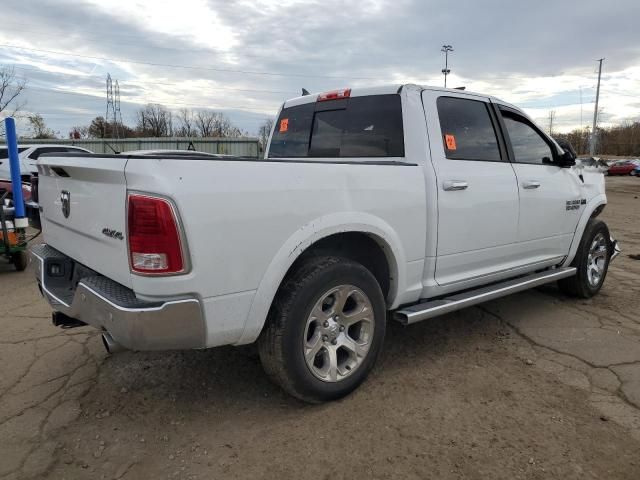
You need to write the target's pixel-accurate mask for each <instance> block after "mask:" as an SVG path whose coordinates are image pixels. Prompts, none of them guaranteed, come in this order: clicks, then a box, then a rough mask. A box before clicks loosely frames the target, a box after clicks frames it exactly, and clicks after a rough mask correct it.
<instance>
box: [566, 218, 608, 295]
mask: <svg viewBox="0 0 640 480" xmlns="http://www.w3.org/2000/svg"><path fill="white" fill-rule="evenodd" d="M610 258H611V240H610V236H609V229H608V228H607V225H606V223H604V222H603V221H601V220H594V219H591V220H589V223H587V227H586V228H585V230H584V233H583V234H582V239H581V240H580V245H579V246H578V251H577V252H576V257H575V258H574V259H573V262H572V263H571V266H572V267H576V269H577V272H576V275H574V276H573V277H569V278H564V279H562V280H560V281H559V282H558V284H559V286H560V289H561V290H562V291H563V292H564V293H566V294H568V295H572V296H574V297H582V298H590V297H593V296H594V295H595V294H597V293H598V292H599V291H600V289H601V288H602V284H603V283H604V279H605V277H606V276H607V271H608V270H609V260H610Z"/></svg>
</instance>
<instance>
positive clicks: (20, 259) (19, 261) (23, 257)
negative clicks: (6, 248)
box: [11, 251, 29, 272]
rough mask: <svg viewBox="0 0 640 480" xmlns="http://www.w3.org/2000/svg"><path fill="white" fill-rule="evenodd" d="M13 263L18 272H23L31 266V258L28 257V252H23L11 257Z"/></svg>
mask: <svg viewBox="0 0 640 480" xmlns="http://www.w3.org/2000/svg"><path fill="white" fill-rule="evenodd" d="M11 261H12V262H13V266H14V267H16V270H17V271H19V272H22V271H23V270H24V269H25V268H27V265H29V257H27V252H25V251H21V252H16V253H13V254H12V255H11Z"/></svg>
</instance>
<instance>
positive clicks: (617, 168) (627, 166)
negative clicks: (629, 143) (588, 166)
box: [607, 160, 640, 175]
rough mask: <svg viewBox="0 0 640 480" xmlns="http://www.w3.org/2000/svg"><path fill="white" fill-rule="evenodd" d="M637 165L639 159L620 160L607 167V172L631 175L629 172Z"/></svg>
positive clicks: (639, 164)
mask: <svg viewBox="0 0 640 480" xmlns="http://www.w3.org/2000/svg"><path fill="white" fill-rule="evenodd" d="M638 166H640V160H620V161H618V162H615V163H614V164H613V165H611V166H610V167H609V170H607V174H608V175H631V174H632V173H631V172H633V171H634V170H635V169H636V167H638Z"/></svg>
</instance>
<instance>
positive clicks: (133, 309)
mask: <svg viewBox="0 0 640 480" xmlns="http://www.w3.org/2000/svg"><path fill="white" fill-rule="evenodd" d="M31 258H32V261H33V263H34V266H35V275H36V278H37V280H38V285H39V287H40V291H41V292H42V295H43V296H44V297H45V298H46V299H47V301H48V302H49V304H50V305H51V307H52V308H53V309H54V310H56V311H59V312H62V313H64V314H65V315H67V316H68V317H71V318H73V319H76V320H80V321H81V322H84V323H86V324H88V325H91V326H93V327H95V328H97V329H99V330H102V331H103V332H107V333H109V334H110V335H111V337H112V338H113V340H115V341H116V342H117V343H119V344H121V345H122V346H123V347H125V348H127V349H130V350H173V349H191V348H203V347H204V346H205V338H206V331H205V323H204V317H203V313H202V306H201V304H200V301H199V300H197V299H195V298H179V299H171V300H158V301H157V302H147V301H143V300H139V299H138V298H136V296H135V293H134V292H133V291H132V290H130V289H128V288H126V287H124V286H122V285H120V284H119V283H116V282H114V281H113V280H110V279H109V278H107V277H104V276H102V275H99V274H97V273H96V272H92V271H91V270H89V269H88V268H86V267H84V266H82V265H80V264H78V263H76V262H74V261H73V260H72V259H71V258H69V257H67V256H66V255H64V254H62V253H61V252H59V251H57V250H55V249H54V248H52V247H50V246H48V245H45V244H42V245H36V246H34V247H33V248H32V249H31ZM52 273H55V275H52Z"/></svg>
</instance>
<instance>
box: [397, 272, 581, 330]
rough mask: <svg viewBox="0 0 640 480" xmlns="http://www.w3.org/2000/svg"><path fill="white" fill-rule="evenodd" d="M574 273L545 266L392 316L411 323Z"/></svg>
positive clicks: (404, 309) (422, 304)
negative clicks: (525, 274) (538, 271)
mask: <svg viewBox="0 0 640 480" xmlns="http://www.w3.org/2000/svg"><path fill="white" fill-rule="evenodd" d="M575 274H576V269H575V268H574V267H567V268H557V269H555V270H546V271H544V272H540V273H534V274H531V275H527V276H526V277H519V278H516V279H513V280H507V281H506V282H500V283H494V284H493V285H489V286H488V287H481V288H477V289H475V290H468V291H466V292H464V293H458V294H455V295H451V296H450V297H445V298H441V299H440V300H431V301H428V302H424V303H419V304H417V305H412V306H410V307H405V308H402V309H401V310H397V311H396V312H395V318H396V320H398V321H399V322H400V323H403V324H405V325H409V324H411V323H416V322H420V321H422V320H427V319H428V318H433V317H437V316H438V315H444V314H445V313H449V312H453V311H455V310H460V309H462V308H465V307H470V306H471V305H476V304H478V303H482V302H486V301H488V300H493V299H494V298H500V297H504V296H505V295H509V294H511V293H515V292H521V291H522V290H528V289H530V288H533V287H537V286H538V285H543V284H545V283H549V282H554V281H556V280H560V279H561V278H566V277H571V276H573V275H575Z"/></svg>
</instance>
